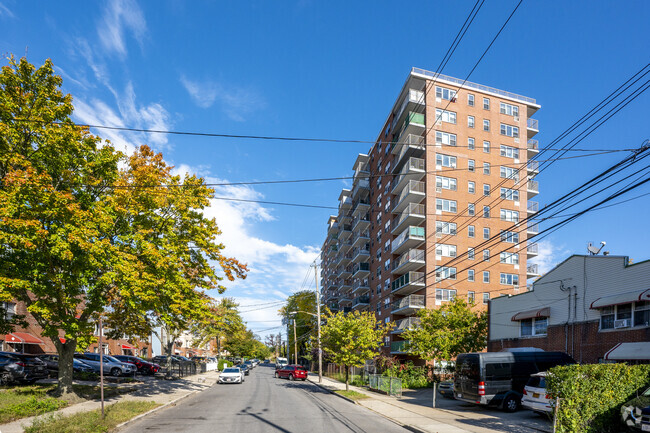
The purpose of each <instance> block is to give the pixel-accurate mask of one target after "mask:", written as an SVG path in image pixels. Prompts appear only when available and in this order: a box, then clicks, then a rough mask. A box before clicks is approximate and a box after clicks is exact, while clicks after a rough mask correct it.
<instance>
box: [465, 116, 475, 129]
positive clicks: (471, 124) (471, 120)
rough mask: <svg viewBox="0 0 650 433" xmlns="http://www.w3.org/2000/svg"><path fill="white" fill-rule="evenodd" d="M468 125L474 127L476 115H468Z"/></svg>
mask: <svg viewBox="0 0 650 433" xmlns="http://www.w3.org/2000/svg"><path fill="white" fill-rule="evenodd" d="M467 127H468V128H473V127H474V116H467Z"/></svg>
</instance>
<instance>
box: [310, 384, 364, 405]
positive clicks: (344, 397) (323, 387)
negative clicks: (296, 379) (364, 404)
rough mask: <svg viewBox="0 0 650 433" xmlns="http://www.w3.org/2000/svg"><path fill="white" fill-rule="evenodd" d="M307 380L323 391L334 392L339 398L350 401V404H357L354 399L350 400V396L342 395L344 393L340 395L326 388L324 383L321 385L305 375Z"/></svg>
mask: <svg viewBox="0 0 650 433" xmlns="http://www.w3.org/2000/svg"><path fill="white" fill-rule="evenodd" d="M307 380H308V381H310V382H311V383H313V384H314V385H316V386H317V387H319V388H321V389H324V390H325V391H327V392H329V393H330V394H334V395H335V396H337V397H339V398H342V399H343V400H347V401H349V402H350V403H352V404H356V405H359V403H357V402H356V400H352V399H351V398H348V397H346V396H344V395H341V394H339V393H337V392H334V391H332V390H331V389H329V388H326V387H325V385H321V384H320V383H318V382H314V381H313V380H311V379H310V378H309V377H307Z"/></svg>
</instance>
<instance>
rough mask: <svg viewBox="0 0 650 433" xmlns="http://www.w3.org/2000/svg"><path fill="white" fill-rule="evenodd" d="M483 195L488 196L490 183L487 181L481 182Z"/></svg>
mask: <svg viewBox="0 0 650 433" xmlns="http://www.w3.org/2000/svg"><path fill="white" fill-rule="evenodd" d="M483 195H484V196H486V197H489V196H490V185H488V184H487V183H484V184H483Z"/></svg>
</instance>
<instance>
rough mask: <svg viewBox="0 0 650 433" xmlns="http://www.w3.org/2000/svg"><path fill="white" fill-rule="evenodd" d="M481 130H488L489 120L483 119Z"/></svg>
mask: <svg viewBox="0 0 650 433" xmlns="http://www.w3.org/2000/svg"><path fill="white" fill-rule="evenodd" d="M483 131H485V132H490V120H489V119H483Z"/></svg>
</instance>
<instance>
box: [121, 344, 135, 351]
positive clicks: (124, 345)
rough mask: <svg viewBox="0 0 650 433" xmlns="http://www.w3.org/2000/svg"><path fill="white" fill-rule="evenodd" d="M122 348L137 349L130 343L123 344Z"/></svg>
mask: <svg viewBox="0 0 650 433" xmlns="http://www.w3.org/2000/svg"><path fill="white" fill-rule="evenodd" d="M122 349H128V350H135V347H133V346H129V345H128V344H123V345H122Z"/></svg>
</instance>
